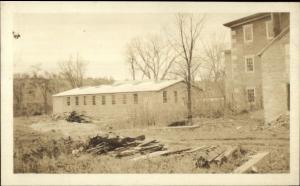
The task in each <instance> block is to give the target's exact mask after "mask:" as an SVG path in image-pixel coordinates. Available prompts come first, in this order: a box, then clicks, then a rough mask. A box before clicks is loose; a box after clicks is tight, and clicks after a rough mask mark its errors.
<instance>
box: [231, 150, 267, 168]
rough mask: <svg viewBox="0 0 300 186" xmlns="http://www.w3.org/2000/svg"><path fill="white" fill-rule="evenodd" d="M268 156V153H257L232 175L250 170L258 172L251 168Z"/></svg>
mask: <svg viewBox="0 0 300 186" xmlns="http://www.w3.org/2000/svg"><path fill="white" fill-rule="evenodd" d="M268 154H269V152H261V153H258V154H256V155H254V156H252V158H251V159H250V160H249V161H247V162H246V163H244V164H243V165H241V166H240V167H238V168H236V169H235V170H234V171H233V172H234V173H246V172H247V171H249V170H250V169H252V170H254V171H256V172H258V171H257V169H256V168H252V167H253V166H255V165H256V164H257V163H258V162H260V161H261V160H262V159H263V158H265V157H266V156H267V155H268Z"/></svg>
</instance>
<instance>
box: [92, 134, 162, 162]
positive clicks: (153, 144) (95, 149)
mask: <svg viewBox="0 0 300 186" xmlns="http://www.w3.org/2000/svg"><path fill="white" fill-rule="evenodd" d="M144 140H145V136H144V135H141V136H137V137H135V138H131V137H123V136H118V135H115V134H113V133H110V134H108V135H104V136H99V135H97V136H95V137H93V138H90V140H89V143H88V145H87V148H86V152H88V153H94V154H108V153H109V154H110V155H113V156H115V157H119V158H121V157H125V156H131V155H135V154H148V153H152V152H157V151H163V150H166V148H165V147H164V144H160V143H159V141H157V140H150V141H146V142H143V141H144Z"/></svg>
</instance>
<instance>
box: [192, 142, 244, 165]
mask: <svg viewBox="0 0 300 186" xmlns="http://www.w3.org/2000/svg"><path fill="white" fill-rule="evenodd" d="M237 154H239V148H238V147H229V148H227V149H226V148H224V147H219V146H210V147H207V148H204V149H202V150H201V152H200V156H198V158H197V160H196V163H195V166H196V167H197V168H210V165H211V164H212V163H214V164H216V165H218V166H221V165H222V164H223V163H225V162H227V161H228V159H229V158H231V157H235V156H237Z"/></svg>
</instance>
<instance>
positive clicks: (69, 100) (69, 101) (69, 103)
mask: <svg viewBox="0 0 300 186" xmlns="http://www.w3.org/2000/svg"><path fill="white" fill-rule="evenodd" d="M67 105H68V106H70V105H71V99H70V97H67Z"/></svg>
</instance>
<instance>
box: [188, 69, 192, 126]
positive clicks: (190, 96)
mask: <svg viewBox="0 0 300 186" xmlns="http://www.w3.org/2000/svg"><path fill="white" fill-rule="evenodd" d="M187 98H188V100H187V111H188V113H187V114H188V116H187V117H188V121H187V122H188V125H193V119H192V118H193V116H192V92H191V68H188V77H187Z"/></svg>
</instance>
